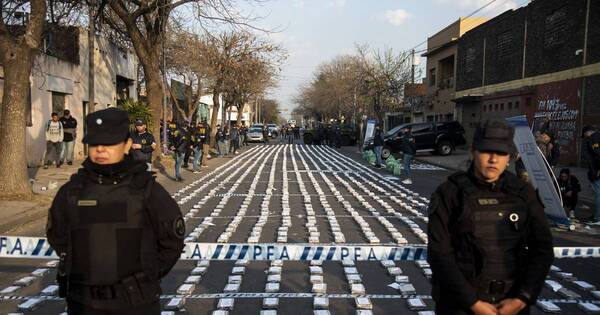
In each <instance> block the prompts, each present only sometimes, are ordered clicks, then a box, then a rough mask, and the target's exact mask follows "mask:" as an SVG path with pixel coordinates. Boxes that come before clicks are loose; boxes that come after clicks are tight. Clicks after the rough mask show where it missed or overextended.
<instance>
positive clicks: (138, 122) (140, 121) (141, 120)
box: [135, 118, 146, 126]
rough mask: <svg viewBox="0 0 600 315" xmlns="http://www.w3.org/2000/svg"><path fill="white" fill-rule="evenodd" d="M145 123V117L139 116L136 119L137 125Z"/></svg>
mask: <svg viewBox="0 0 600 315" xmlns="http://www.w3.org/2000/svg"><path fill="white" fill-rule="evenodd" d="M145 124H146V123H145V122H144V120H143V119H141V118H137V119H136V120H135V125H136V126H141V125H145Z"/></svg>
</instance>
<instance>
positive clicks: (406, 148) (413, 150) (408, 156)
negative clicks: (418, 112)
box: [400, 127, 417, 185]
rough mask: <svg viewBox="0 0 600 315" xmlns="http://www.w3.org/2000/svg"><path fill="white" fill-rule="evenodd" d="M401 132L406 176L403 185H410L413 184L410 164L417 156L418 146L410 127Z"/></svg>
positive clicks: (401, 147) (403, 168)
mask: <svg viewBox="0 0 600 315" xmlns="http://www.w3.org/2000/svg"><path fill="white" fill-rule="evenodd" d="M401 131H402V135H401V136H400V137H401V138H400V139H401V141H400V151H402V155H403V164H402V173H403V174H404V176H406V179H404V180H403V181H402V183H403V184H406V185H410V184H412V180H411V179H410V162H411V161H412V159H413V157H414V156H415V154H417V145H416V144H415V137H413V135H412V133H411V132H410V127H405V128H402V130H401Z"/></svg>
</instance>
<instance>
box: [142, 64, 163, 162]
mask: <svg viewBox="0 0 600 315" xmlns="http://www.w3.org/2000/svg"><path fill="white" fill-rule="evenodd" d="M149 59H150V58H149ZM151 59H155V61H151V60H143V61H142V59H141V58H140V63H141V64H142V65H143V67H144V76H145V79H146V96H147V99H148V106H150V109H151V110H152V128H151V129H150V132H151V133H152V134H153V135H154V138H155V139H156V138H160V140H159V141H158V143H159V147H160V148H163V139H162V137H160V120H161V118H162V115H161V114H162V112H163V108H162V103H163V97H164V94H163V88H162V80H161V77H160V69H159V68H158V66H157V65H158V62H159V58H158V56H156V58H151ZM153 62H155V63H153ZM165 123H166V122H165ZM157 156H158V155H157Z"/></svg>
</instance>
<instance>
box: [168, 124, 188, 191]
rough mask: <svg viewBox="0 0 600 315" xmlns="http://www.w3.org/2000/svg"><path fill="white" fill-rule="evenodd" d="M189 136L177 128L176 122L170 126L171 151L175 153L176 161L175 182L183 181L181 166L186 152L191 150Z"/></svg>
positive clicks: (183, 130)
mask: <svg viewBox="0 0 600 315" xmlns="http://www.w3.org/2000/svg"><path fill="white" fill-rule="evenodd" d="M189 146H190V145H189V135H188V134H187V133H186V131H185V129H183V128H180V127H179V126H177V124H176V123H175V122H172V123H171V124H170V125H169V149H170V150H171V152H173V158H174V159H175V180H176V181H178V182H181V181H183V177H181V165H182V164H183V159H184V157H185V150H187V149H188V148H189Z"/></svg>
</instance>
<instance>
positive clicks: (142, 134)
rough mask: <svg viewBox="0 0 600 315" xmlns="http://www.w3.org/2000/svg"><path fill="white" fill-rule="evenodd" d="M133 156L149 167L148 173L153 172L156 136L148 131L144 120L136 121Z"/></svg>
mask: <svg viewBox="0 0 600 315" xmlns="http://www.w3.org/2000/svg"><path fill="white" fill-rule="evenodd" d="M131 140H132V141H133V144H132V145H131V155H132V156H133V159H134V160H136V161H141V162H144V163H146V164H147V165H148V171H149V172H150V171H152V152H154V149H156V141H154V136H153V135H152V134H151V133H149V132H148V131H147V130H146V123H145V122H144V120H142V119H140V118H138V119H136V120H135V132H134V133H133V134H131Z"/></svg>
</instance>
